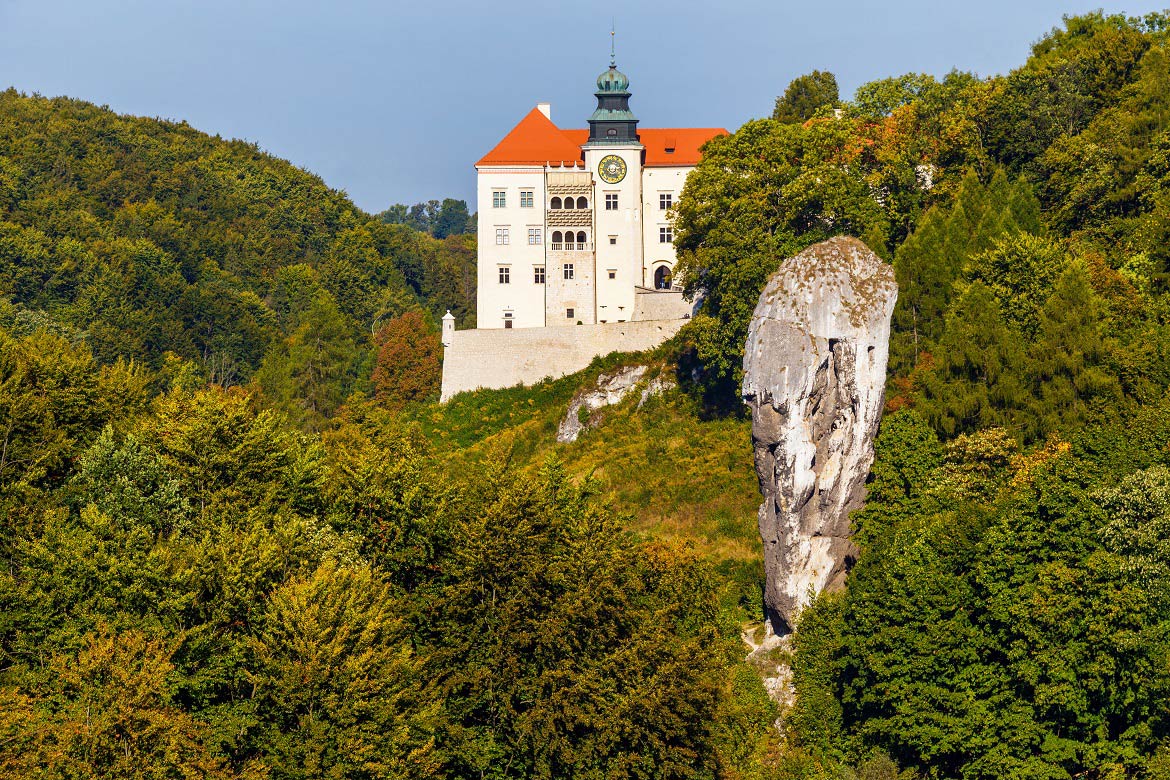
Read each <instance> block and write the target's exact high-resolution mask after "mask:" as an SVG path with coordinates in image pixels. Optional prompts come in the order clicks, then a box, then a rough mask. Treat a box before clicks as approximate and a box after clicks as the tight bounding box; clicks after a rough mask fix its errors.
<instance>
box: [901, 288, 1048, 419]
mask: <svg viewBox="0 0 1170 780" xmlns="http://www.w3.org/2000/svg"><path fill="white" fill-rule="evenodd" d="M933 357H934V365H933V367H932V368H929V369H925V370H923V371H921V372H920V373H919V374H918V376H917V379H916V381H917V383H918V386H919V388H920V391H921V397H922V401H921V413H922V414H923V416H925V418H926V419H927V420H928V421H929V422H930V423H931V424H932V425H934V426H935V428H936V429H937V430H938V431H939V432H940V433H942V434H943V435H944V436H946V437H948V438H949V437H951V436H954V435H956V434H959V433H966V432H970V431H974V430H978V429H980V428H984V427H988V426H992V425H999V426H1003V427H1005V428H1009V429H1011V430H1018V428H1017V426H1018V414H1019V411H1020V409H1021V408H1022V405H1023V403H1024V401H1025V398H1024V393H1025V389H1026V388H1025V385H1024V381H1023V377H1022V376H1021V369H1022V366H1021V362H1022V347H1021V343H1020V338H1019V335H1018V333H1017V332H1016V331H1015V330H1014V329H1013V328H1011V327H1010V326H1009V325H1008V324H1007V323H1006V322H1004V319H1003V316H1002V315H1001V314H1000V310H999V305H998V304H997V303H996V301H995V298H994V297H993V296H992V294H991V291H990V290H989V289H988V288H987V286H986V285H984V284H982V283H980V282H976V283H974V284H972V285H970V286H969V287H968V288H967V290H966V291H965V292H964V293H963V295H962V297H960V298H959V300H958V301H956V303H955V306H954V310H953V311H952V312H951V314H950V316H949V318H948V320H947V327H946V332H945V333H944V334H943V336H942V338H941V339H940V341H939V344H938V347H937V351H936V352H935V353H934V355H933Z"/></svg>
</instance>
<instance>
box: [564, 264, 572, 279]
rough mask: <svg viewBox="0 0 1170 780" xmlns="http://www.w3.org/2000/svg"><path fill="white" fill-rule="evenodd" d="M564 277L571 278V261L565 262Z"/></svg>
mask: <svg viewBox="0 0 1170 780" xmlns="http://www.w3.org/2000/svg"><path fill="white" fill-rule="evenodd" d="M565 278H566V279H572V278H573V264H572V263H565Z"/></svg>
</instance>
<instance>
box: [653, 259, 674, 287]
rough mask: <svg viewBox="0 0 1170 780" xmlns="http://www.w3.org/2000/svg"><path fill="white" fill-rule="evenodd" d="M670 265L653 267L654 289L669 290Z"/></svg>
mask: <svg viewBox="0 0 1170 780" xmlns="http://www.w3.org/2000/svg"><path fill="white" fill-rule="evenodd" d="M671 281H672V279H671V275H670V266H668V265H660V266H658V267H657V268H656V269H654V289H655V290H669V289H670V286H671Z"/></svg>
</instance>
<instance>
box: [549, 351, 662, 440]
mask: <svg viewBox="0 0 1170 780" xmlns="http://www.w3.org/2000/svg"><path fill="white" fill-rule="evenodd" d="M648 370H649V368H648V367H647V366H626V367H624V368H619V369H618V370H617V371H615V372H614V373H612V374H602V375H601V376H599V377H597V385H596V386H595V388H594V389H592V390H582V391H581V392H579V393H577V395H575V396H573V400H572V401H570V402H569V409H568V411H566V412H565V419H563V420H561V424H560V425H559V426H557V441H559V442H561V443H562V444H567V443H568V442H571V441H576V440H577V437H578V436H580V435H581V432H582V431H584V430H585V429H586V428H592V427H595V426H596V425H597V422H598V419H599V418H598V415H597V414H595V412H597V411H598V410H599V409H603V408H604V407H606V406H612V405H613V404H616V403H619V402H620V401H621V400H622V399H623V398H625V397H626V396H627V395H629V394H630V392H631V391H633V390H635V389H636V388H638V387H639V386H640V385H641V390H642V397H641V398H640V399H639V400H638V408H639V409H640V408H642V405H643V404H645V403H646V402H647V401H648V400H650V398H652V397H653V396H656V395H661V394H662V393H664V392H666V391H667V390H669V389H670V388H672V387H674V382H673V381H672V380H670V379H667V378H665V377H662V376H656V377H654V378H653V379H651V380H650V381H649V382H646V383H645V384H644V385H642V380H643V379H644V378H645V376H646V372H647V371H648Z"/></svg>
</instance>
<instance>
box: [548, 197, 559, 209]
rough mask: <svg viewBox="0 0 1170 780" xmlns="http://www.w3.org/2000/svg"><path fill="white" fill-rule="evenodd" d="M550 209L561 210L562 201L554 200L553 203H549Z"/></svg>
mask: <svg viewBox="0 0 1170 780" xmlns="http://www.w3.org/2000/svg"><path fill="white" fill-rule="evenodd" d="M548 207H549V208H550V209H559V208H560V207H561V199H560V198H553V199H552V200H551V201H549V204H548Z"/></svg>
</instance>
